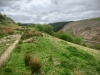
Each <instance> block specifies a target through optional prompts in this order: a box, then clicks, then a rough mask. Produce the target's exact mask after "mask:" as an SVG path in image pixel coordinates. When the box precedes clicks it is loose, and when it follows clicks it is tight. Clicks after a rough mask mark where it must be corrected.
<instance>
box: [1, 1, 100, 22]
mask: <svg viewBox="0 0 100 75" xmlns="http://www.w3.org/2000/svg"><path fill="white" fill-rule="evenodd" d="M0 12H1V13H3V14H6V15H7V16H8V17H10V18H12V19H13V20H14V21H15V22H21V23H53V22H61V21H77V20H82V19H88V18H94V17H100V0H0Z"/></svg>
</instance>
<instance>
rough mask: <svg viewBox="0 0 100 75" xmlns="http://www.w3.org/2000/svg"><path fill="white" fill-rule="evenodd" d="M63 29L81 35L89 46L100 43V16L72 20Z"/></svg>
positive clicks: (74, 34)
mask: <svg viewBox="0 0 100 75" xmlns="http://www.w3.org/2000/svg"><path fill="white" fill-rule="evenodd" d="M62 30H63V31H65V32H68V33H70V34H72V35H73V36H80V37H82V38H83V41H85V42H86V43H87V45H88V46H93V45H95V44H99V43H100V18H92V19H86V20H81V21H76V22H71V23H68V24H67V25H65V26H64V27H63V28H62Z"/></svg>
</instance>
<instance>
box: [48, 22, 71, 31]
mask: <svg viewBox="0 0 100 75" xmlns="http://www.w3.org/2000/svg"><path fill="white" fill-rule="evenodd" d="M70 22H71V21H69V22H56V23H49V24H50V25H51V26H52V27H53V29H54V31H55V32H57V31H59V30H60V29H62V28H63V26H64V25H66V24H68V23H70Z"/></svg>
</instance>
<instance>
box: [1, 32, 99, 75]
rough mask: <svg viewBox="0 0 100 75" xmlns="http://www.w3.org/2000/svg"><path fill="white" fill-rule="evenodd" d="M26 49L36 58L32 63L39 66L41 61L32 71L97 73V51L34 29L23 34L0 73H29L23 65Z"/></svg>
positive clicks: (71, 74)
mask: <svg viewBox="0 0 100 75" xmlns="http://www.w3.org/2000/svg"><path fill="white" fill-rule="evenodd" d="M29 32H30V31H29ZM27 53H31V55H32V56H33V58H35V59H33V60H34V63H33V65H34V64H35V62H36V64H38V65H37V66H35V67H37V68H39V67H38V66H39V63H41V67H42V68H41V69H40V70H41V71H40V72H37V74H35V75H95V74H96V75H100V66H99V65H100V56H99V55H100V51H98V50H94V49H90V48H86V47H83V46H79V45H76V44H73V43H70V42H67V41H63V40H61V39H58V38H56V37H53V36H50V35H48V34H44V33H42V35H41V34H40V32H37V31H35V30H34V32H33V35H31V36H29V34H28V33H24V34H23V35H22V38H21V40H20V42H19V43H18V44H17V46H16V47H15V49H14V50H13V52H12V53H11V56H10V59H9V60H8V62H7V63H6V64H5V66H4V67H3V68H1V69H0V75H31V73H32V72H31V70H33V69H31V68H30V67H29V66H25V55H26V54H27ZM31 55H29V56H31ZM30 63H32V62H31V60H30ZM30 66H32V65H30ZM33 72H35V71H33ZM38 73H39V74H38Z"/></svg>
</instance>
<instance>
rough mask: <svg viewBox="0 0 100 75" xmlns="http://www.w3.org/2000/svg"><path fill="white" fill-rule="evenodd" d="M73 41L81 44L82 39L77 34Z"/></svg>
mask: <svg viewBox="0 0 100 75" xmlns="http://www.w3.org/2000/svg"><path fill="white" fill-rule="evenodd" d="M74 43H76V44H79V45H81V44H82V39H81V38H80V37H78V36H77V37H75V38H74Z"/></svg>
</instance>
